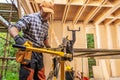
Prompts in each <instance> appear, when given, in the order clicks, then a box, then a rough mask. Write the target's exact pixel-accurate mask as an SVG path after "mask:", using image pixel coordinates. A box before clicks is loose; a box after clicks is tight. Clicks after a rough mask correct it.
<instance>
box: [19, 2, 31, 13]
mask: <svg viewBox="0 0 120 80" xmlns="http://www.w3.org/2000/svg"><path fill="white" fill-rule="evenodd" d="M20 4H21V5H22V7H23V9H24V10H25V13H26V14H30V13H33V9H32V7H31V5H30V2H29V1H28V0H20Z"/></svg>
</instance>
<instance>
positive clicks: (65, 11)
mask: <svg viewBox="0 0 120 80" xmlns="http://www.w3.org/2000/svg"><path fill="white" fill-rule="evenodd" d="M70 2H71V0H68V1H67V4H66V6H65V9H64V13H63V17H62V22H63V23H64V22H65V21H66V17H67V15H68V11H69V9H70Z"/></svg>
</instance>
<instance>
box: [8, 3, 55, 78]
mask: <svg viewBox="0 0 120 80" xmlns="http://www.w3.org/2000/svg"><path fill="white" fill-rule="evenodd" d="M53 7H54V4H53V2H52V1H43V2H41V4H40V12H38V13H33V14H28V15H26V16H24V17H22V18H21V19H20V20H19V21H18V22H17V23H16V24H15V25H14V26H13V25H12V26H11V27H10V28H9V33H10V35H11V36H12V37H13V38H14V40H15V42H16V44H19V45H24V44H25V43H26V42H27V41H30V42H32V44H33V47H38V48H43V47H44V45H45V47H47V48H50V45H49V43H48V23H47V20H48V19H49V18H50V15H51V14H53V13H54V11H53ZM20 31H22V32H23V36H20V35H19V32H20ZM19 80H46V78H45V74H44V64H43V55H42V53H37V52H32V56H31V60H30V61H29V63H28V64H21V66H20V72H19Z"/></svg>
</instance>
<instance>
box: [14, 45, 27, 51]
mask: <svg viewBox="0 0 120 80" xmlns="http://www.w3.org/2000/svg"><path fill="white" fill-rule="evenodd" d="M12 47H15V48H20V49H21V50H25V49H26V47H25V46H23V45H19V44H13V45H12Z"/></svg>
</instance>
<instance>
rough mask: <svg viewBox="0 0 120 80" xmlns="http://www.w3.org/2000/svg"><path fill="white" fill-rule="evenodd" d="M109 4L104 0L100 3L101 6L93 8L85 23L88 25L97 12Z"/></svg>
mask: <svg viewBox="0 0 120 80" xmlns="http://www.w3.org/2000/svg"><path fill="white" fill-rule="evenodd" d="M106 2H107V0H102V1H101V2H100V3H99V6H97V7H96V8H93V9H92V10H91V11H90V13H89V14H88V16H87V17H86V19H85V21H84V23H85V24H87V23H88V22H89V21H90V20H91V19H92V18H93V17H94V16H95V15H96V14H97V12H98V11H99V10H100V9H101V7H102V5H103V4H105V3H106Z"/></svg>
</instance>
